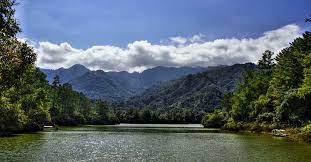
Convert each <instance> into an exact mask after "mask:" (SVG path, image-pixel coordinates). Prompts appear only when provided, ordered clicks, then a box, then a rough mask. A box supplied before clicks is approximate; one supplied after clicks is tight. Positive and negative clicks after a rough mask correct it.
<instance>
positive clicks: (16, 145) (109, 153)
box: [0, 125, 311, 161]
mask: <svg viewBox="0 0 311 162" xmlns="http://www.w3.org/2000/svg"><path fill="white" fill-rule="evenodd" d="M0 139H1V140H0V161H80V160H87V161H88V160H98V161H103V160H154V161H172V160H173V161H272V160H273V161H308V160H311V157H310V156H311V145H309V144H302V143H293V142H289V141H286V140H284V139H274V138H272V137H270V136H268V135H252V134H232V133H219V130H216V129H204V128H201V127H198V126H195V127H190V126H189V125H188V126H184V127H182V128H179V127H177V126H173V125H168V126H167V127H166V126H165V125H161V126H159V125H156V126H155V127H152V125H148V126H146V127H145V126H141V125H119V126H83V127H62V128H60V129H59V131H45V132H41V133H38V134H25V135H19V136H15V137H8V138H0Z"/></svg>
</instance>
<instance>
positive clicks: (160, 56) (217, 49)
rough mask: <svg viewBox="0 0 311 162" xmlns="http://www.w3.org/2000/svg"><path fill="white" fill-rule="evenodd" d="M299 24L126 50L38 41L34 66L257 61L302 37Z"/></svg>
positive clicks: (138, 44)
mask: <svg viewBox="0 0 311 162" xmlns="http://www.w3.org/2000/svg"><path fill="white" fill-rule="evenodd" d="M300 32H301V29H300V27H299V26H298V25H295V24H290V25H286V26H284V27H281V28H279V29H276V30H271V31H267V32H265V33H263V34H262V35H261V36H259V37H258V38H242V39H236V38H228V39H217V40H214V41H205V40H204V36H203V35H194V36H193V37H190V38H184V37H171V38H169V39H168V40H167V41H162V42H161V43H159V44H152V43H150V42H148V41H147V40H140V41H134V42H132V43H129V44H128V46H127V47H126V48H120V47H116V46H110V45H104V46H92V47H91V48H88V49H77V48H74V47H72V46H71V45H70V44H69V43H67V42H64V43H61V44H53V43H50V42H39V43H36V44H35V45H34V47H35V50H36V52H37V53H38V61H37V66H39V67H41V68H51V69H56V68H60V67H65V68H67V67H70V66H72V65H74V64H82V65H84V66H86V67H88V68H89V69H92V70H98V69H101V70H105V71H130V72H132V71H142V70H145V69H147V68H152V67H155V66H176V67H178V66H203V67H206V66H215V65H231V64H235V63H246V62H256V61H257V60H258V59H259V58H260V57H261V53H262V52H264V51H265V50H271V51H273V52H279V51H280V50H281V49H282V48H284V47H287V46H289V43H290V42H292V41H293V40H294V39H295V38H297V37H299V36H300V35H301V33H300Z"/></svg>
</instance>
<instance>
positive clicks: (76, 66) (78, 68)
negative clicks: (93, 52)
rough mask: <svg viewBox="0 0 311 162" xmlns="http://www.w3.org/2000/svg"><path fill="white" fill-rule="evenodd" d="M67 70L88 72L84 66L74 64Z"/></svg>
mask: <svg viewBox="0 0 311 162" xmlns="http://www.w3.org/2000/svg"><path fill="white" fill-rule="evenodd" d="M68 69H76V70H83V71H86V70H87V71H90V70H89V69H88V68H86V67H85V66H83V65H81V64H75V65H73V66H71V67H70V68H68Z"/></svg>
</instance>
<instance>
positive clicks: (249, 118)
mask: <svg viewBox="0 0 311 162" xmlns="http://www.w3.org/2000/svg"><path fill="white" fill-rule="evenodd" d="M273 56H274V53H273V52H271V51H265V52H264V53H263V55H262V58H261V59H260V60H259V61H258V66H257V68H256V69H255V70H250V71H247V72H246V73H245V74H244V76H243V78H242V79H241V80H240V82H239V83H238V87H237V89H236V90H235V91H234V92H232V93H228V94H226V95H225V96H224V99H223V101H222V103H221V105H220V106H219V107H217V108H215V109H214V111H213V112H210V113H207V114H206V115H205V116H204V117H203V119H202V124H203V125H204V127H207V128H209V127H216V128H222V129H224V130H230V131H253V132H271V131H272V130H273V129H285V131H284V132H285V134H287V135H288V138H290V139H292V140H304V141H307V142H310V141H311V32H309V31H306V32H305V33H304V34H303V35H302V37H300V38H296V39H295V40H294V41H293V42H292V43H290V46H289V47H287V48H285V49H283V50H282V51H281V52H280V53H278V54H277V55H276V57H275V59H273Z"/></svg>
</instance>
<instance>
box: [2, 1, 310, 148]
mask: <svg viewBox="0 0 311 162" xmlns="http://www.w3.org/2000/svg"><path fill="white" fill-rule="evenodd" d="M14 5H16V3H15V1H11V0H3V1H1V5H0V7H1V8H0V12H1V14H0V136H1V135H10V134H16V133H24V132H35V131H40V130H43V128H44V126H45V125H57V126H58V125H59V126H66V125H81V124H82V125H83V124H94V125H102V124H118V123H120V122H128V123H163V124H164V123H171V124H172V123H176V124H177V123H199V122H200V121H201V116H200V117H198V116H195V113H194V112H193V110H191V108H187V109H178V110H172V111H169V112H165V111H158V110H153V109H152V108H144V109H133V108H131V109H120V108H118V107H117V106H116V105H114V104H111V103H108V102H105V101H101V100H92V99H89V98H87V97H86V96H85V95H84V94H82V93H79V92H76V91H74V90H73V89H72V87H71V85H70V84H68V83H65V84H61V83H60V78H59V77H58V76H56V77H55V78H54V82H53V83H52V85H49V83H48V81H47V80H46V75H45V74H43V73H42V72H41V71H40V70H39V69H38V68H36V67H35V61H36V59H37V55H36V53H35V52H34V49H33V48H32V47H31V46H29V45H27V43H25V42H21V41H20V40H18V38H17V37H16V34H17V33H19V32H20V31H21V29H20V27H19V25H18V23H17V21H16V19H15V18H14V13H15V10H14V9H13V6H14ZM271 39H272V38H271ZM273 56H274V53H273V52H271V51H265V52H264V53H263V55H262V58H261V59H260V60H259V62H258V65H257V67H256V68H255V69H253V70H249V71H247V72H246V73H245V75H244V77H243V78H242V79H241V81H240V82H239V84H238V88H237V89H236V90H235V91H234V92H232V93H228V94H226V95H225V96H224V99H223V101H222V104H221V105H220V106H218V107H216V108H215V109H214V111H212V112H208V113H207V114H206V115H204V116H203V119H202V124H203V126H204V127H207V128H221V129H222V130H226V131H251V132H270V133H271V131H272V130H273V129H285V133H286V134H288V138H289V139H293V140H304V141H308V142H311V32H308V31H306V32H305V33H304V34H303V36H302V37H301V38H297V39H296V40H295V41H294V42H292V43H291V44H290V46H289V47H287V48H285V49H283V50H282V51H281V52H280V53H278V54H277V55H276V58H275V59H273ZM202 115H203V114H202Z"/></svg>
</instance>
